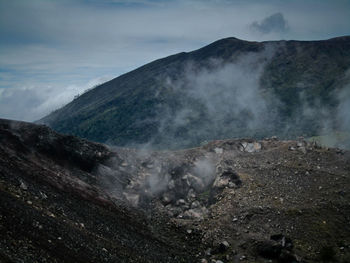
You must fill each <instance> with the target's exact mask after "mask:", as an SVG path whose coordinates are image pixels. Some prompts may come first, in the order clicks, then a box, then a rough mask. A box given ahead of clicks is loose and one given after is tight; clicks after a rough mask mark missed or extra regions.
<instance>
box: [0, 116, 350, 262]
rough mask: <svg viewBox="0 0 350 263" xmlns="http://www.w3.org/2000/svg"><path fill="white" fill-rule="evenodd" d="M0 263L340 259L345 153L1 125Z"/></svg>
mask: <svg viewBox="0 0 350 263" xmlns="http://www.w3.org/2000/svg"><path fill="white" fill-rule="evenodd" d="M0 142H1V143H0V195H1V198H0V211H1V213H0V233H1V237H2V238H1V240H0V261H1V262H33V261H35V260H36V261H40V262H116V261H118V262H155V261H157V262H217V263H220V262H349V260H350V227H349V226H350V224H349V223H350V206H349V199H350V197H349V189H350V188H349V186H350V154H349V152H347V151H343V150H339V149H328V148H322V147H319V146H317V145H314V144H312V143H307V142H305V141H304V140H303V139H302V138H301V139H300V140H299V141H279V140H277V139H276V138H269V139H263V140H260V141H255V140H252V139H239V140H222V141H213V142H210V143H208V144H206V145H204V146H202V147H200V148H192V149H187V150H181V151H149V150H147V149H139V150H134V149H128V148H108V147H106V146H104V145H101V144H97V143H91V142H88V141H85V140H81V139H78V138H75V137H72V136H64V135H60V134H57V133H56V132H54V131H52V130H50V129H49V128H47V127H45V126H38V125H34V124H29V123H23V122H14V121H8V120H1V121H0Z"/></svg>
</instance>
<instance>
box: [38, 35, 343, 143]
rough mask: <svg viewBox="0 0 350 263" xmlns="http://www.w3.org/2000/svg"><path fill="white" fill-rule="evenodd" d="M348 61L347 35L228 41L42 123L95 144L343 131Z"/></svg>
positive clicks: (105, 88)
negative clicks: (311, 39)
mask: <svg viewBox="0 0 350 263" xmlns="http://www.w3.org/2000/svg"><path fill="white" fill-rule="evenodd" d="M349 65H350V37H348V36H346V37H339V38H333V39H329V40H324V41H267V42H249V41H242V40H239V39H236V38H226V39H222V40H219V41H216V42H214V43H212V44H210V45H208V46H206V47H203V48H201V49H198V50H196V51H193V52H189V53H179V54H176V55H173V56H169V57H166V58H163V59H159V60H156V61H154V62H152V63H149V64H147V65H144V66H142V67H140V68H138V69H136V70H134V71H131V72H129V73H127V74H124V75H121V76H119V77H117V78H115V79H113V80H111V81H108V82H106V83H104V84H102V85H100V86H98V87H95V88H94V89H92V90H90V91H88V92H86V93H84V94H82V95H81V96H79V97H78V98H76V99H74V100H73V101H72V102H70V103H69V104H67V105H66V106H64V107H63V108H61V109H59V110H57V111H55V112H53V113H51V114H50V115H48V116H46V117H45V118H43V119H41V120H40V121H39V123H44V124H47V125H49V126H50V127H52V128H53V129H55V130H56V131H59V132H62V133H66V134H72V135H77V136H79V137H82V138H86V139H89V140H93V141H97V142H103V143H108V144H113V145H118V146H130V145H134V146H135V145H145V144H146V145H148V146H151V147H153V148H183V147H191V146H196V145H199V144H200V143H202V142H205V141H208V140H213V139H226V138H237V137H238V138H239V137H247V136H250V137H255V138H263V137H266V136H272V135H277V136H279V137H281V138H295V137H296V136H315V135H322V134H327V133H330V132H333V131H337V132H348V131H349V130H350V119H349V116H348V114H347V112H349V110H350V86H349V83H350V75H349ZM349 145H350V144H349Z"/></svg>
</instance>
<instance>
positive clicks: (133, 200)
mask: <svg viewBox="0 0 350 263" xmlns="http://www.w3.org/2000/svg"><path fill="white" fill-rule="evenodd" d="M123 195H124V196H125V198H126V200H128V201H129V203H130V204H131V205H132V206H135V207H136V206H138V204H139V201H140V195H138V194H132V193H127V192H124V193H123Z"/></svg>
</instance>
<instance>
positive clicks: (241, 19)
mask: <svg viewBox="0 0 350 263" xmlns="http://www.w3.org/2000/svg"><path fill="white" fill-rule="evenodd" d="M343 35H350V0H329V1H325V0H279V1H277V0H266V1H262V0H251V1H250V0H174V1H171V0H130V1H122V0H30V1H29V0H0V118H9V119H16V120H24V121H35V120H38V119H40V118H42V117H44V116H45V115H47V114H49V113H50V112H51V111H53V110H55V109H57V108H59V107H62V106H63V105H65V104H66V103H68V102H69V101H71V100H72V99H73V98H74V96H77V95H79V94H81V93H82V92H84V91H85V90H87V89H89V88H91V87H94V86H95V85H98V84H100V83H103V82H105V81H107V80H110V79H112V78H115V77H117V76H119V75H121V74H124V73H126V72H128V71H130V70H133V69H135V68H137V67H139V66H142V65H144V64H146V63H149V62H151V61H153V60H155V59H159V58H162V57H165V56H169V55H172V54H175V53H179V52H183V51H185V52H187V51H192V50H195V49H198V48H201V47H203V46H205V45H207V44H210V43H212V42H214V41H216V40H218V39H221V38H225V37H236V38H240V39H243V40H249V41H265V40H281V39H284V40H291V39H295V40H321V39H329V38H332V37H337V36H343Z"/></svg>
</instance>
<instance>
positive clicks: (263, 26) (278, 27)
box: [251, 13, 289, 34]
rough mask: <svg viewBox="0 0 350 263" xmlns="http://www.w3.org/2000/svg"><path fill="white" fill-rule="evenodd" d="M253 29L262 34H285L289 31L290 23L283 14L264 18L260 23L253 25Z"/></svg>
mask: <svg viewBox="0 0 350 263" xmlns="http://www.w3.org/2000/svg"><path fill="white" fill-rule="evenodd" d="M251 28H252V29H254V30H257V31H259V32H260V33H262V34H268V33H271V32H277V33H285V32H288V30H289V26H288V22H287V20H286V19H285V18H284V16H283V14H282V13H275V14H272V15H270V16H268V17H266V18H264V19H263V20H262V21H261V22H260V23H259V22H257V21H255V22H253V23H252V24H251Z"/></svg>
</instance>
